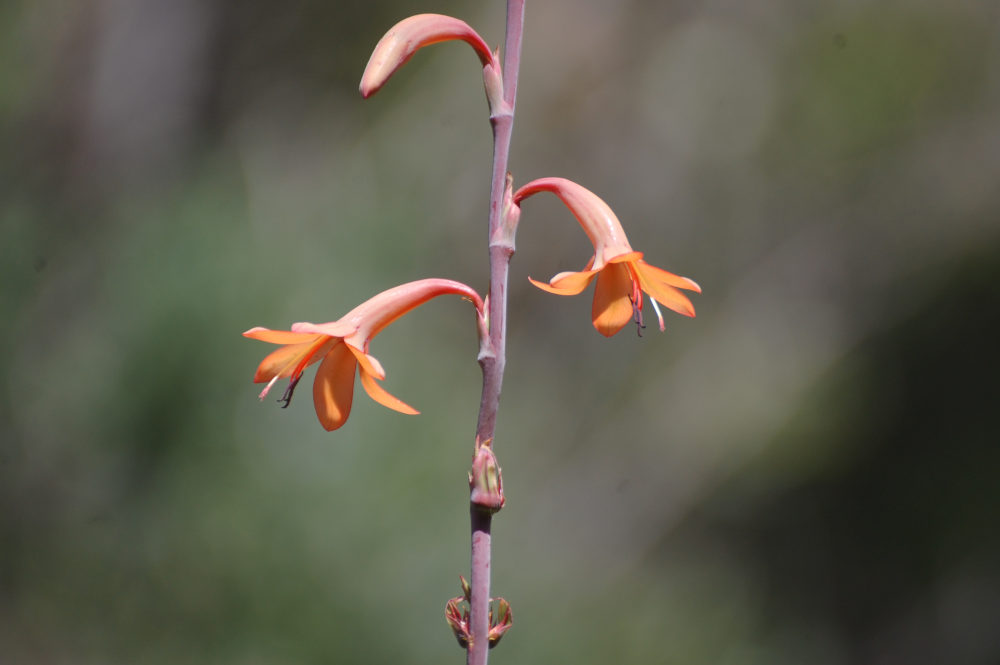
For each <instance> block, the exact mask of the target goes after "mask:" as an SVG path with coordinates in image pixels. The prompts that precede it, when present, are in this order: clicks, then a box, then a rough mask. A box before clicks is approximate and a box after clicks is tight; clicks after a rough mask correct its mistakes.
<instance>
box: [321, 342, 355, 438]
mask: <svg viewBox="0 0 1000 665" xmlns="http://www.w3.org/2000/svg"><path fill="white" fill-rule="evenodd" d="M357 366H358V362H357V360H355V359H354V356H353V355H352V354H351V352H350V351H349V350H348V348H347V345H346V344H337V345H336V346H334V347H333V348H332V349H331V350H330V352H329V353H327V354H326V357H325V358H323V362H322V363H321V364H320V366H319V369H318V370H317V371H316V380H315V381H314V382H313V404H314V405H315V407H316V415H317V416H318V417H319V422H320V424H321V425H323V428H324V429H325V430H327V431H328V432H329V431H332V430H335V429H337V428H338V427H340V426H341V425H343V424H344V423H345V422H346V421H347V416H349V415H350V414H351V403H352V401H353V399H354V370H355V368H356V367H357Z"/></svg>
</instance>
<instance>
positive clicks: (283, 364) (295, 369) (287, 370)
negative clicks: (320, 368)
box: [253, 335, 335, 383]
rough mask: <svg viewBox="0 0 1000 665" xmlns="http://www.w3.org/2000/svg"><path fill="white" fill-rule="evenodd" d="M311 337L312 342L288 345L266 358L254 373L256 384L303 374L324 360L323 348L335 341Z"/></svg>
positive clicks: (328, 338)
mask: <svg viewBox="0 0 1000 665" xmlns="http://www.w3.org/2000/svg"><path fill="white" fill-rule="evenodd" d="M309 337H312V338H313V339H312V341H309V342H303V343H301V344H286V345H285V346H283V347H281V348H280V349H276V350H274V351H272V352H271V353H269V354H268V355H267V356H265V358H264V359H263V360H262V361H260V365H258V366H257V371H256V372H255V373H254V376H253V381H254V383H264V382H266V381H270V380H271V379H274V378H275V377H277V378H279V379H284V378H286V377H289V376H292V374H296V373H301V372H302V370H304V369H305V368H306V367H308V366H309V365H312V364H313V363H315V362H318V361H319V360H320V359H322V358H323V355H324V354H325V351H323V347H324V346H325V345H326V344H332V343H333V342H334V341H335V340H333V339H332V338H330V337H326V336H323V335H310V336H309Z"/></svg>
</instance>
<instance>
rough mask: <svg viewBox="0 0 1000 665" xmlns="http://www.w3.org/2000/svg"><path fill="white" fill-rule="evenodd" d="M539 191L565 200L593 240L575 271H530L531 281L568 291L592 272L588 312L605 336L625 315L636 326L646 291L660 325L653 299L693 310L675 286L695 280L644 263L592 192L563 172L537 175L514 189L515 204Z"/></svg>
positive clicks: (691, 287) (693, 286)
mask: <svg viewBox="0 0 1000 665" xmlns="http://www.w3.org/2000/svg"><path fill="white" fill-rule="evenodd" d="M538 192H552V193H553V194H555V195H556V196H558V197H559V198H560V199H561V200H562V202H563V203H565V204H566V207H568V208H569V209H570V212H572V213H573V216H574V217H576V219H577V221H578V222H580V226H582V227H583V230H584V231H585V232H586V233H587V237H589V238H590V242H591V243H592V244H593V245H594V255H593V256H592V257H591V258H590V261H589V262H587V265H586V267H584V269H583V270H581V271H579V272H561V273H559V274H558V275H556V276H554V277H553V278H552V279H551V280H549V283H548V284H545V283H544V282H538V281H536V280H534V279H531V278H530V277H529V279H531V283H532V284H534V285H535V286H537V287H538V288H540V289H542V290H543V291H548V292H549V293H555V294H557V295H561V296H573V295H576V294H578V293H581V292H582V291H583V290H584V289H586V288H587V285H589V284H590V282H591V280H593V279H594V278H595V277H596V278H597V286H596V287H595V288H594V304H593V308H592V310H591V315H592V318H593V322H594V328H596V329H597V332H599V333H601V334H602V335H604V336H605V337H611V336H612V335H614V334H615V333H617V332H618V331H619V330H621V329H622V328H624V327H625V324H627V323H628V322H629V321H630V320H634V321H635V323H636V324H637V325H638V326H639V329H640V331H641V329H642V327H643V322H642V304H643V293H646V294H648V295H649V297H650V301H651V302H652V304H653V309H654V310H655V311H656V316H657V319H658V320H659V324H660V330H661V331H662V330H663V329H664V323H663V314H662V313H661V312H660V308H659V306H658V305H657V303H658V302H659V303H660V304H662V305H664V306H665V307H667V308H669V309H672V310H673V311H675V312H677V313H678V314H683V315H684V316H694V305H692V304H691V301H690V300H688V298H687V296H685V295H684V294H683V293H681V291H680V290H679V289H686V290H688V291H695V292H697V293H701V287H700V286H698V284H697V283H696V282H695V281H694V280H691V279H688V278H687V277H681V276H679V275H675V274H673V273H671V272H667V271H666V270H663V269H661V268H657V267H655V266H652V265H650V264H648V263H646V262H645V261H644V260H643V258H642V256H643V254H642V252H636V251H634V250H633V249H632V246H631V245H630V244H629V242H628V238H627V237H626V236H625V231H624V230H623V229H622V225H621V222H620V221H618V217H617V216H615V213H614V212H613V211H612V210H611V208H610V207H608V204H607V203H605V202H604V201H602V200H601V199H600V198H599V197H598V196H597V195H596V194H594V193H593V192H591V191H590V190H588V189H586V188H584V187H581V186H580V185H578V184H576V183H575V182H572V181H570V180H566V179H565V178H539V179H538V180H533V181H531V182H529V183H528V184H526V185H524V186H523V187H521V188H520V189H518V190H517V191H516V192H514V204H515V205H520V203H521V201H523V200H524V199H526V198H528V197H529V196H531V195H532V194H537V193H538ZM640 334H641V332H640Z"/></svg>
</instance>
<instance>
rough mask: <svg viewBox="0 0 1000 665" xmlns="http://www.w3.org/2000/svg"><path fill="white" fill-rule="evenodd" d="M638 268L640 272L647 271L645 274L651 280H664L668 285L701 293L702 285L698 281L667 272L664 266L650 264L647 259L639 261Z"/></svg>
mask: <svg viewBox="0 0 1000 665" xmlns="http://www.w3.org/2000/svg"><path fill="white" fill-rule="evenodd" d="M636 268H637V269H638V271H639V272H640V273H645V274H644V275H643V276H644V277H645V278H646V279H648V280H650V281H657V282H663V283H664V284H667V285H668V286H673V287H676V288H678V289H687V290H689V291H695V292H696V293H701V287H700V286H698V282H696V281H694V280H693V279H688V278H687V277H681V276H680V275H675V274H674V273H672V272H667V271H666V270H664V269H663V268H657V267H656V266H652V265H649V264H648V263H646V262H645V261H639V262H638V265H637V266H636Z"/></svg>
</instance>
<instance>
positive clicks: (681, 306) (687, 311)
mask: <svg viewBox="0 0 1000 665" xmlns="http://www.w3.org/2000/svg"><path fill="white" fill-rule="evenodd" d="M633 267H634V268H635V273H636V275H638V277H639V286H641V287H642V290H643V291H645V292H646V293H648V294H649V297H650V298H655V299H656V300H657V301H658V302H660V303H661V304H663V305H664V306H666V307H669V308H670V309H672V310H674V311H675V312H677V313H678V314H683V315H684V316H694V305H692V304H691V301H690V300H688V297H687V296H685V295H684V294H683V293H681V292H680V291H678V290H677V289H675V288H674V287H673V286H670V285H669V284H666V283H664V282H661V281H659V280H657V279H650V274H649V268H651V267H652V266H650V265H648V264H647V265H643V264H642V263H639V264H633ZM657 270H658V271H659V272H664V273H665V272H667V271H666V270H659V268H657ZM667 274H670V273H667ZM654 275H655V273H654ZM674 276H675V277H676V275H674ZM682 279H683V278H682ZM692 283H693V282H692ZM695 286H697V284H695Z"/></svg>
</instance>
